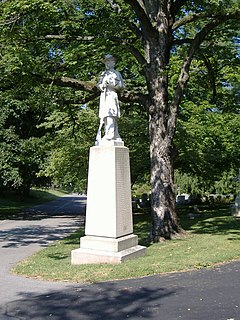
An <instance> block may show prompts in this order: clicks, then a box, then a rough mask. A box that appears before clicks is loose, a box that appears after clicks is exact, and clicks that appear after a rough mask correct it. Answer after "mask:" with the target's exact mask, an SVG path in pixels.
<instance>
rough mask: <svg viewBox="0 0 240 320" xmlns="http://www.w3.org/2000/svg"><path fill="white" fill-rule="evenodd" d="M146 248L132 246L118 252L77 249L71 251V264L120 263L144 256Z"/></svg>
mask: <svg viewBox="0 0 240 320" xmlns="http://www.w3.org/2000/svg"><path fill="white" fill-rule="evenodd" d="M145 253H146V247H143V246H139V245H137V246H134V247H131V248H129V249H126V250H122V251H120V252H110V251H102V250H93V249H85V248H79V249H76V250H72V254H71V263H72V264H90V263H91V264H96V263H121V262H125V261H127V260H130V259H135V258H139V257H142V256H144V255H145Z"/></svg>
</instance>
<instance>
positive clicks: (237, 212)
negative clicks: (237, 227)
mask: <svg viewBox="0 0 240 320" xmlns="http://www.w3.org/2000/svg"><path fill="white" fill-rule="evenodd" d="M232 215H233V216H234V217H240V196H237V197H236V199H235V203H234V205H233V206H232Z"/></svg>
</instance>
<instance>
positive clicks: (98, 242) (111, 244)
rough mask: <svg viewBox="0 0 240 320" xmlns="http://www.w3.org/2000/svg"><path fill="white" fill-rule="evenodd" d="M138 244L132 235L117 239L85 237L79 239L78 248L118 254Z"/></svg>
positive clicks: (135, 237) (136, 238)
mask: <svg viewBox="0 0 240 320" xmlns="http://www.w3.org/2000/svg"><path fill="white" fill-rule="evenodd" d="M137 244H138V237H137V236H136V235H134V234H131V235H128V236H124V237H121V238H118V239H114V238H105V237H93V236H85V237H82V238H81V239H80V247H81V248H84V249H93V250H101V251H110V252H120V251H122V250H126V249H129V248H131V247H135V246H136V245H137Z"/></svg>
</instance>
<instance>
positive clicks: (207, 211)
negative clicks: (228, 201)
mask: <svg viewBox="0 0 240 320" xmlns="http://www.w3.org/2000/svg"><path fill="white" fill-rule="evenodd" d="M179 217H180V221H181V225H182V227H183V228H184V229H185V230H188V231H191V232H193V233H197V234H216V235H232V236H233V238H232V239H234V240H238V239H240V219H239V218H235V217H233V216H231V213H230V207H229V205H224V206H219V207H215V208H207V207H200V212H199V214H198V215H196V217H195V218H194V216H190V217H192V218H190V217H189V209H187V208H185V209H180V213H179ZM229 239H230V238H229Z"/></svg>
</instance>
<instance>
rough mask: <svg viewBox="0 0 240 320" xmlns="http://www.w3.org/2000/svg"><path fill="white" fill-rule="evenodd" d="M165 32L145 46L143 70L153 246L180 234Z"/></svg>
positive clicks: (169, 46) (167, 50) (167, 36)
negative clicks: (147, 105)
mask: <svg viewBox="0 0 240 320" xmlns="http://www.w3.org/2000/svg"><path fill="white" fill-rule="evenodd" d="M165 28H166V32H165V33H164V32H163V33H162V35H161V37H159V38H158V40H157V41H156V39H154V40H153V42H152V43H151V44H150V45H149V46H148V48H149V52H148V54H149V63H148V66H147V68H146V75H147V76H146V78H147V83H148V91H149V137H150V158H151V215H152V232H151V237H152V240H153V241H154V242H157V241H160V240H161V239H172V238H174V237H177V236H178V235H179V234H180V233H181V232H182V231H183V230H182V229H181V227H180V225H179V223H178V219H177V214H176V202H175V192H174V172H173V134H169V132H175V126H176V121H169V117H170V113H171V111H170V105H169V101H168V100H169V99H168V73H167V66H168V63H169V54H170V48H171V44H170V40H169V39H170V38H171V37H170V35H169V31H168V26H167V25H165ZM163 34H165V37H164V36H163ZM169 125H170V126H171V128H169ZM169 129H170V130H169Z"/></svg>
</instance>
